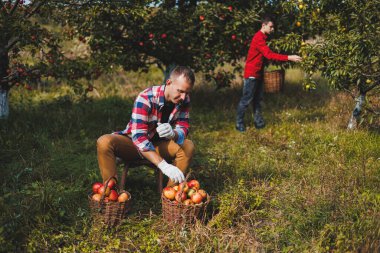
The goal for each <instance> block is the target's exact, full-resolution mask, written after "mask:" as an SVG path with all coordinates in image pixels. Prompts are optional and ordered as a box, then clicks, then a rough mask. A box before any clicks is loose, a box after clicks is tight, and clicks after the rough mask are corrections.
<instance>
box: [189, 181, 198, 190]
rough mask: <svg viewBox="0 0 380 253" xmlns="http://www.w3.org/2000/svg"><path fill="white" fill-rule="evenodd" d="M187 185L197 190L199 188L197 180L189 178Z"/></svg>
mask: <svg viewBox="0 0 380 253" xmlns="http://www.w3.org/2000/svg"><path fill="white" fill-rule="evenodd" d="M187 186H188V187H189V188H192V189H195V190H199V188H200V184H199V181H198V180H195V179H193V180H190V181H189V182H187Z"/></svg>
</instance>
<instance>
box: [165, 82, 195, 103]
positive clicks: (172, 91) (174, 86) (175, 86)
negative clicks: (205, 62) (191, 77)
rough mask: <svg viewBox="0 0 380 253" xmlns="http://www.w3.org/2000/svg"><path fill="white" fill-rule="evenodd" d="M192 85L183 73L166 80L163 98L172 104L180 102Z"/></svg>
mask: <svg viewBox="0 0 380 253" xmlns="http://www.w3.org/2000/svg"><path fill="white" fill-rule="evenodd" d="M192 88H193V87H192V85H191V84H190V83H188V82H187V81H186V79H185V78H184V77H183V75H181V76H179V77H177V78H175V79H171V78H169V79H168V80H167V81H166V89H165V98H166V100H167V101H170V102H172V103H174V104H179V103H182V101H184V100H185V97H186V95H187V94H189V93H190V91H191V89H192Z"/></svg>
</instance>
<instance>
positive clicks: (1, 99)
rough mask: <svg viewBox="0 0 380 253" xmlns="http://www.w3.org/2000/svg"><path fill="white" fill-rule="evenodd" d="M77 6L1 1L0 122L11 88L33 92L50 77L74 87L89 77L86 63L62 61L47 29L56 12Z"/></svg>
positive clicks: (55, 36)
mask: <svg viewBox="0 0 380 253" xmlns="http://www.w3.org/2000/svg"><path fill="white" fill-rule="evenodd" d="M77 3H78V1H69V0H67V1H47V0H34V1H28V2H24V0H14V1H10V0H8V1H1V0H0V34H1V37H0V118H7V117H8V115H9V103H8V95H9V91H10V90H11V88H12V87H16V86H20V87H24V88H25V89H28V90H32V89H33V87H34V86H35V85H36V84H38V83H39V82H40V80H41V79H42V78H46V77H49V76H53V77H55V78H60V79H66V80H69V81H71V82H73V83H75V80H76V79H78V78H81V77H88V76H89V73H88V65H89V63H88V62H87V61H86V60H84V59H69V58H67V57H65V55H64V54H63V53H62V50H61V47H60V42H61V40H62V38H61V37H60V36H59V34H56V33H54V32H52V31H51V29H49V28H48V27H49V25H50V23H49V22H50V21H52V20H53V19H51V18H50V17H51V16H52V17H54V15H55V14H56V12H57V11H56V10H57V8H60V7H64V8H67V6H72V4H77ZM56 18H57V19H59V18H60V17H59V16H56Z"/></svg>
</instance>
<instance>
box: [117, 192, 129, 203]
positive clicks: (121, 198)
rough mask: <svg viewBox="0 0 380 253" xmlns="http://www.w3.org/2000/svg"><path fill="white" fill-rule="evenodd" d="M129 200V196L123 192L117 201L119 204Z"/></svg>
mask: <svg viewBox="0 0 380 253" xmlns="http://www.w3.org/2000/svg"><path fill="white" fill-rule="evenodd" d="M128 199H129V196H128V194H127V193H126V192H123V193H121V194H120V195H119V197H118V198H117V201H119V202H125V201H127V200H128Z"/></svg>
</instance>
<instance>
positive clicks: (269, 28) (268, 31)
mask: <svg viewBox="0 0 380 253" xmlns="http://www.w3.org/2000/svg"><path fill="white" fill-rule="evenodd" d="M262 31H263V32H264V33H265V34H271V33H273V32H274V25H273V23H272V22H271V21H269V22H268V23H266V24H263V25H262Z"/></svg>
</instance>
